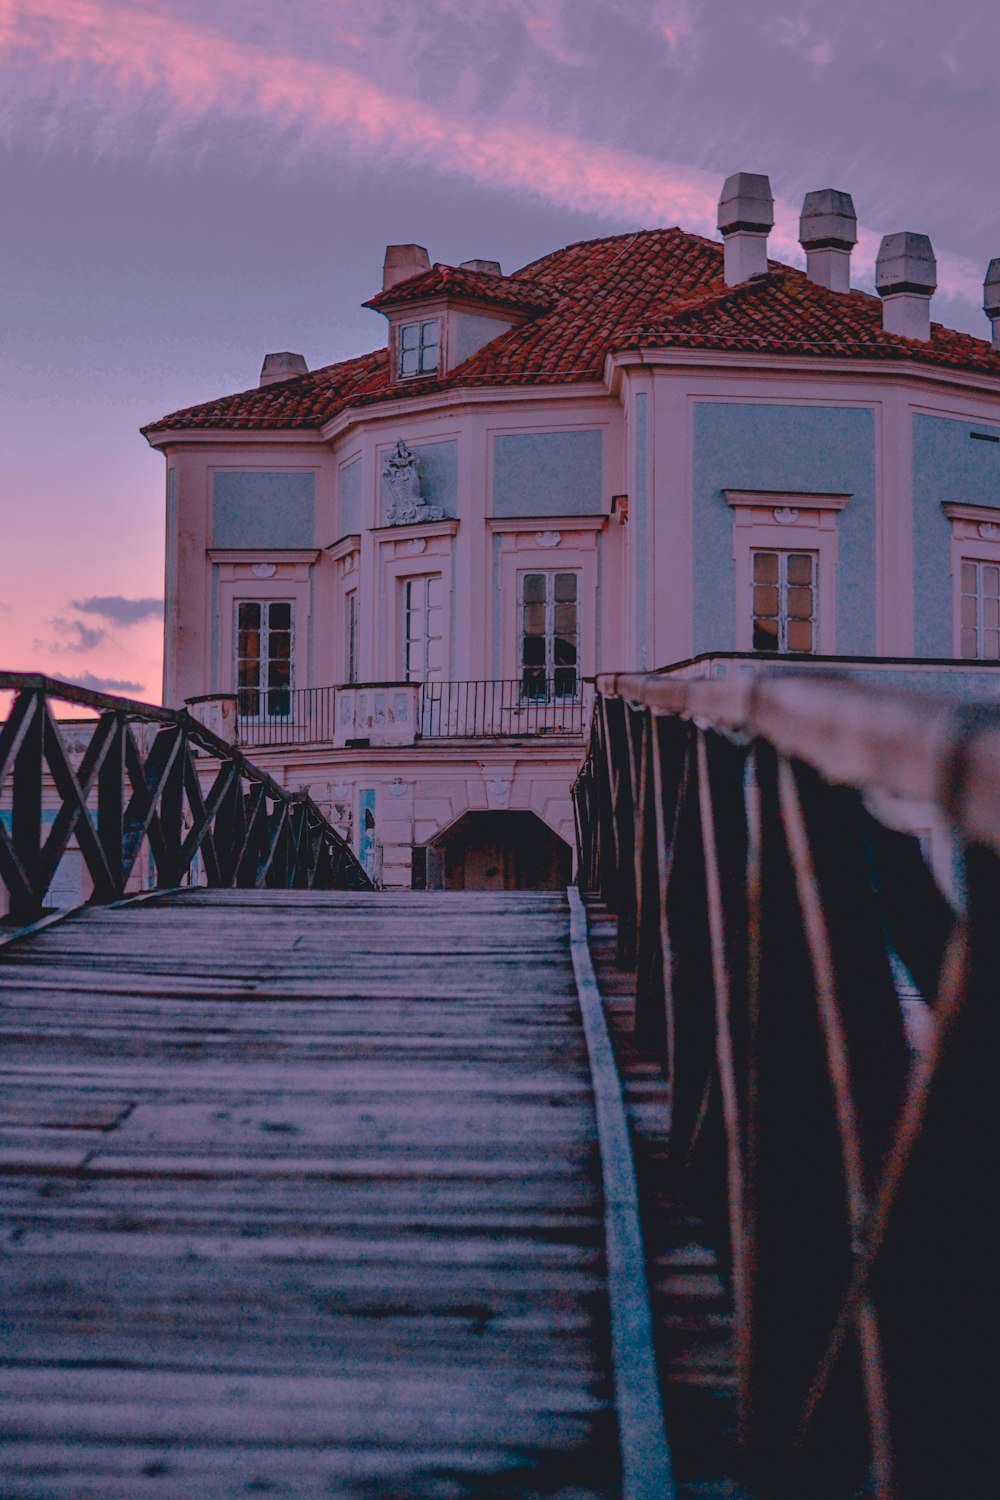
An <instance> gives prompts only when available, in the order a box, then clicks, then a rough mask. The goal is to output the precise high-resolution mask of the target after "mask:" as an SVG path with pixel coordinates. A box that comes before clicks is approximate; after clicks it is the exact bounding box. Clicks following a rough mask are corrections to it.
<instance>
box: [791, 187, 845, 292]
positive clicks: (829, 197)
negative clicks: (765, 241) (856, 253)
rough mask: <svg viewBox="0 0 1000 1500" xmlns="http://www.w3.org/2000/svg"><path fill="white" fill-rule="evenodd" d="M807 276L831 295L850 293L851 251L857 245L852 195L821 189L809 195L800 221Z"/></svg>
mask: <svg viewBox="0 0 1000 1500" xmlns="http://www.w3.org/2000/svg"><path fill="white" fill-rule="evenodd" d="M799 242H800V243H801V245H802V248H803V250H804V251H805V252H806V275H807V276H808V277H809V280H810V281H815V282H816V283H817V285H818V286H825V287H829V289H830V291H831V292H849V291H850V290H851V251H852V250H853V249H854V246H855V245H856V244H857V243H858V216H857V214H856V213H855V212H854V199H853V198H852V197H851V195H850V193H841V192H839V191H838V190H837V189H836V188H821V189H820V190H819V191H818V192H815V193H806V196H805V202H804V203H803V205H802V216H801V218H800V219H799Z"/></svg>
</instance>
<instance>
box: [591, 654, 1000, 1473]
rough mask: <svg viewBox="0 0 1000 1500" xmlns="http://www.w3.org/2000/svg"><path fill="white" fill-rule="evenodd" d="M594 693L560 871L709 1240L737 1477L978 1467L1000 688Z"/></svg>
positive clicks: (672, 687)
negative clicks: (979, 697) (653, 1090)
mask: <svg viewBox="0 0 1000 1500" xmlns="http://www.w3.org/2000/svg"><path fill="white" fill-rule="evenodd" d="M598 695H599V696H598V700H597V708H596V712H595V716H594V721H593V729H592V737H591V742H590V749H589V753H588V756H587V759H586V762H585V764H584V767H583V769H582V771H581V773H580V776H579V778H578V780H577V783H576V786H575V788H574V799H575V805H576V813H577V828H578V840H579V858H580V883H581V885H583V886H584V887H585V888H586V889H589V890H592V891H595V892H599V893H600V894H601V895H602V896H603V898H604V900H605V901H606V902H607V903H608V904H609V905H610V906H611V907H612V908H613V909H614V910H615V911H616V912H617V916H618V938H619V960H620V962H621V963H622V964H623V965H624V966H627V967H634V968H635V970H636V1002H635V1016H634V1024H635V1040H636V1044H637V1045H639V1046H640V1047H641V1048H643V1049H644V1050H645V1051H646V1053H647V1054H652V1055H653V1056H655V1057H656V1058H658V1060H659V1061H660V1063H661V1065H662V1067H663V1069H664V1071H665V1073H666V1074H667V1076H668V1078H669V1080H670V1085H671V1089H670V1094H671V1117H670V1121H669V1132H670V1134H669V1154H670V1159H671V1160H672V1162H673V1166H674V1171H675V1173H676V1184H677V1191H678V1196H680V1197H681V1198H685V1195H686V1201H689V1202H691V1203H693V1204H696V1205H697V1207H698V1209H699V1211H700V1212H701V1213H702V1214H703V1215H704V1217H705V1219H706V1221H707V1222H708V1223H709V1224H715V1225H716V1226H717V1227H718V1235H717V1238H718V1249H719V1253H720V1258H721V1259H722V1261H723V1263H724V1264H725V1265H727V1266H728V1267H729V1268H730V1274H731V1284H732V1290H733V1300H734V1306H735V1319H736V1364H737V1374H738V1384H739V1392H740V1406H741V1435H742V1447H743V1454H744V1459H745V1464H746V1473H745V1478H746V1482H747V1483H748V1484H749V1485H750V1487H751V1489H752V1490H753V1492H754V1493H755V1494H758V1495H760V1496H768V1497H770V1496H775V1497H778V1496H780V1497H782V1500H785V1497H804V1496H809V1497H811V1500H820V1497H822V1500H848V1497H855V1496H862V1495H864V1496H876V1497H878V1500H925V1497H927V1500H929V1497H931V1496H934V1497H937V1496H943V1495H972V1494H978V1493H981V1489H982V1480H981V1475H982V1474H983V1473H986V1472H990V1471H991V1467H992V1462H993V1457H994V1455H993V1453H992V1451H991V1443H992V1428H993V1422H992V1414H991V1411H990V1408H989V1406H988V1403H987V1402H986V1400H985V1399H984V1392H985V1391H986V1390H987V1389H988V1388H989V1384H990V1380H991V1378H992V1372H993V1366H994V1364H995V1358H996V1349H995V1343H994V1341H993V1337H992V1334H991V1333H988V1332H987V1327H989V1328H990V1329H992V1326H993V1320H994V1319H995V1316H996V1305H997V1273H996V1267H995V1255H994V1249H993V1246H994V1230H993V1224H994V1223H995V1212H996V1205H995V1201H994V1200H995V1199H996V1196H997V1186H996V1185H997V1175H996V1157H997V1149H996V1148H997V1133H998V1131H997V1121H996V1105H995V1099H996V1088H997V1082H996V1078H997V1067H998V1060H1000V1047H998V1041H1000V1035H998V1031H1000V1004H998V996H997V986H998V976H1000V920H998V915H997V914H998V911H1000V859H998V853H1000V716H998V710H997V707H996V706H995V705H986V706H977V705H974V704H969V703H964V704H963V703H956V702H954V701H948V700H946V699H943V698H936V697H931V696H925V695H922V694H916V693H912V692H908V691H903V690H899V689H894V688H892V687H887V686H886V685H884V684H881V683H880V684H879V685H878V686H875V685H873V684H867V683H864V682H862V681H857V680H856V681H850V680H840V681H836V680H831V679H830V678H829V676H827V677H825V678H821V677H818V676H809V675H808V674H805V673H800V674H796V675H791V674H787V673H785V674H775V675H768V674H761V675H757V676H755V677H743V676H740V677H736V676H732V677H729V678H727V679H721V680H718V679H717V680H704V681H692V680H688V681H684V680H676V679H675V680H672V679H670V678H669V677H657V676H628V677H602V678H599V679H598ZM915 1022H919V1025H915V1024H914V1023H915Z"/></svg>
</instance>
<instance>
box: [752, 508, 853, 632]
mask: <svg viewBox="0 0 1000 1500" xmlns="http://www.w3.org/2000/svg"><path fill="white" fill-rule="evenodd" d="M723 494H724V495H725V498H726V502H727V504H728V505H729V506H731V508H732V510H733V562H734V563H735V565H736V630H735V634H734V640H735V648H734V649H735V650H737V651H752V650H753V649H754V645H753V554H754V553H755V552H812V553H814V554H815V556H816V610H817V616H816V654H818V655H820V656H833V655H835V654H836V650H837V591H836V589H837V513H838V512H839V511H841V510H843V508H844V506H845V505H846V504H847V502H848V501H849V500H850V498H851V497H850V495H843V494H830V493H823V494H786V493H783V492H777V491H764V490H724V491H723ZM769 654H770V653H769ZM782 654H783V655H791V656H796V657H798V656H800V655H805V653H804V652H803V653H800V652H797V651H796V652H788V653H782Z"/></svg>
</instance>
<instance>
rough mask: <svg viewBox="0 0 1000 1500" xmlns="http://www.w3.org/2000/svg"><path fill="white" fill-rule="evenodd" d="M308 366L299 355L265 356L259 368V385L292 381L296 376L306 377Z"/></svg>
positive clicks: (286, 353)
mask: <svg viewBox="0 0 1000 1500" xmlns="http://www.w3.org/2000/svg"><path fill="white" fill-rule="evenodd" d="M308 374H309V366H308V365H307V364H306V362H305V358H304V356H303V355H301V354H289V353H288V352H287V351H286V352H285V353H283V354H265V355H264V363H263V364H262V365H261V367H260V383H261V385H273V384H274V382H275V381H276V380H294V378H295V376H296V375H308Z"/></svg>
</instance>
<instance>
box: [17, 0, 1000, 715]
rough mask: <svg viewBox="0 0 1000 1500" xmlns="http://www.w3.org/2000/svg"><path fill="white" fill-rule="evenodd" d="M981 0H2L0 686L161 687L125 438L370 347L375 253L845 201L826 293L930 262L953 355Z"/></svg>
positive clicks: (970, 302)
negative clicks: (768, 189)
mask: <svg viewBox="0 0 1000 1500" xmlns="http://www.w3.org/2000/svg"><path fill="white" fill-rule="evenodd" d="M998 57H1000V6H998V5H997V4H996V0H952V3H950V4H948V5H941V4H939V3H937V0H934V3H931V0H879V3H877V4H872V3H871V0H840V3H839V4H837V5H832V4H830V3H823V4H819V3H813V0H805V3H801V0H799V3H797V0H786V3H780V0H754V3H751V4H747V3H745V0H350V3H346V0H0V163H2V176H0V216H2V221H3V222H2V228H0V256H2V283H0V284H2V295H3V298H4V307H3V324H2V326H3V336H2V340H0V392H2V402H3V409H2V417H0V487H2V488H0V503H2V507H3V512H2V530H0V666H4V667H8V668H23V669H30V670H36V671H43V672H47V673H48V674H50V675H52V676H58V677H64V678H69V679H71V680H73V681H77V682H84V683H90V684H92V685H94V686H98V685H100V686H105V687H108V688H110V689H111V690H112V691H122V692H126V693H129V694H132V695H133V696H147V697H151V698H154V699H156V698H158V696H159V691H160V681H159V677H160V631H161V624H160V604H159V600H160V596H161V594H162V571H163V540H162V532H163V501H162V492H163V473H162V470H163V460H162V458H161V457H160V456H159V455H157V454H154V453H153V452H152V451H151V450H149V449H148V448H147V447H146V444H145V443H144V441H143V439H142V438H141V437H140V436H139V433H138V428H139V426H140V424H142V423H143V422H146V421H150V420H152V419H153V418H155V417H158V416H161V415H162V414H163V413H165V412H167V411H170V410H173V409H174V408H176V407H178V406H183V405H190V404H192V403H194V402H197V401H202V400H206V399H208V398H210V397H213V396H217V395H221V394H223V393H226V392H229V391H235V390H241V389H244V388H246V387H247V386H251V385H254V384H256V381H257V376H258V373H259V370H260V363H261V359H262V357H263V355H264V354H265V353H266V352H268V351H269V350H281V349H292V350H297V351H301V352H302V353H303V354H305V356H306V358H307V360H308V361H309V364H310V366H313V367H315V366H317V365H322V364H328V363H330V362H332V361H334V360H336V359H340V358H343V357H345V356H348V355H351V354H357V353H360V352H362V351H364V350H366V349H370V348H374V347H376V346H377V345H378V344H380V343H381V342H382V341H383V339H384V329H385V324H384V320H383V319H382V318H380V317H379V316H378V315H377V314H375V313H372V312H366V311H364V310H362V308H361V307H360V305H359V304H360V303H361V302H362V301H363V300H364V299H365V298H366V297H369V296H371V295H372V294H373V293H374V292H375V291H376V290H377V289H378V287H379V285H380V278H381V263H382V255H383V251H384V247H385V245H386V243H387V242H390V241H411V240H415V241H417V242H419V243H421V244H424V245H426V246H427V247H428V249H429V250H430V254H431V258H432V260H441V261H446V262H451V263H455V262H457V261H460V260H467V259H470V258H472V257H477V256H481V257H487V258H489V259H499V260H500V261H501V262H502V263H503V267H504V269H505V270H513V269H515V268H516V267H518V266H519V265H522V264H524V263H525V262H526V261H529V260H531V259H533V258H535V257H536V256H538V255H541V254H543V253H545V252H546V251H548V250H551V249H554V248H556V247H558V246H560V245H563V244H566V243H568V242H570V241H572V240H578V239H584V238H590V237H593V236H597V235H602V234H613V233H618V232H620V231H623V230H628V229H632V228H636V227H644V226H654V225H669V224H674V223H678V224H680V225H682V226H683V227H684V228H687V229H692V230H697V231H699V232H702V233H707V234H712V235H714V234H715V205H716V201H717V198H718V193H719V187H720V185H721V180H722V178H723V177H724V176H725V175H727V174H728V173H729V172H733V171H737V170H747V171H756V172H767V173H768V174H769V175H770V177H771V183H772V187H773V189H774V192H775V196H776V198H777V199H778V203H777V205H776V207H777V216H778V222H777V227H776V230H775V234H774V236H773V237H772V241H771V245H772V253H774V254H777V255H779V256H780V257H782V258H787V259H790V260H793V261H800V260H801V255H800V252H799V250H798V245H797V224H798V211H799V208H800V206H801V201H802V197H803V194H804V193H805V192H806V191H808V190H809V189H812V188H820V187H838V188H843V189H846V190H847V191H849V192H851V193H852V194H853V195H854V200H855V205H856V207H857V210H858V215H859V219H860V221H861V225H862V236H861V243H860V244H859V247H858V251H857V253H856V255H855V266H856V276H855V279H856V283H857V284H858V285H861V286H866V287H868V288H869V289H870V288H871V286H872V273H873V268H874V259H875V251H876V249H877V245H878V240H879V237H880V236H881V235H882V234H883V233H886V232H889V231H894V230H899V229H913V230H918V231H922V232H925V233H927V234H929V235H930V236H931V239H932V241H933V243H934V247H935V250H936V252H937V256H938V274H939V283H940V290H939V292H938V295H937V296H936V297H935V300H934V304H933V311H932V315H933V316H934V317H936V318H937V319H939V320H941V321H944V322H948V323H951V324H952V325H953V326H955V327H958V328H962V329H967V330H969V331H971V332H974V333H977V334H979V335H980V336H982V337H985V336H986V335H987V334H988V324H987V322H986V320H985V318H984V317H983V314H982V311H981V293H982V280H983V275H984V272H985V268H986V264H987V262H988V261H989V259H990V258H991V257H992V256H994V255H1000V185H998V177H997V140H998V138H1000V102H998V100H1000V94H998V89H997V68H998V61H997V59H998Z"/></svg>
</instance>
